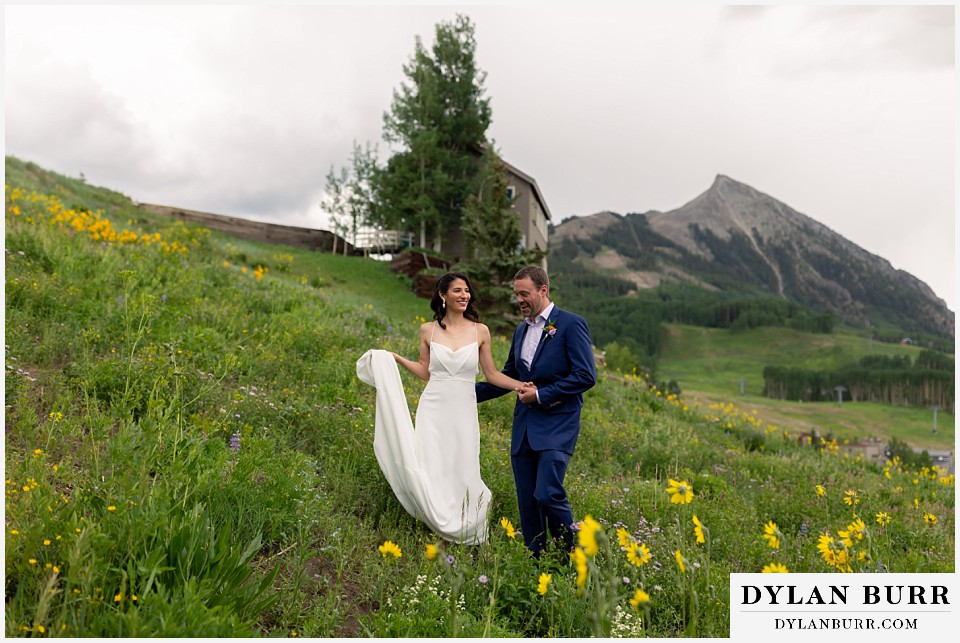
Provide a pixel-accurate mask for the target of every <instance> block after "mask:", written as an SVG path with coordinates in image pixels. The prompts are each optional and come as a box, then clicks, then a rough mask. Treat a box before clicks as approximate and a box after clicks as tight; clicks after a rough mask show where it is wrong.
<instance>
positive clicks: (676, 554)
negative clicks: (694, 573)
mask: <svg viewBox="0 0 960 643" xmlns="http://www.w3.org/2000/svg"><path fill="white" fill-rule="evenodd" d="M673 555H674V557H675V558H676V559H677V567H679V568H680V573H681V574H686V573H687V568H686V566H685V565H684V564H683V556H682V555H681V554H680V550H679V549H678V550H676V551H675V552H673Z"/></svg>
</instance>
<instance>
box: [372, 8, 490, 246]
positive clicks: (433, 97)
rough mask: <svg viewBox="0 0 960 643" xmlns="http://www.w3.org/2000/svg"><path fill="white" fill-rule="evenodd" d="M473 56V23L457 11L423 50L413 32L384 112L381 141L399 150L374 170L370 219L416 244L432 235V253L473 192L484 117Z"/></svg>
mask: <svg viewBox="0 0 960 643" xmlns="http://www.w3.org/2000/svg"><path fill="white" fill-rule="evenodd" d="M475 54H476V40H475V38H474V32H473V24H472V23H471V22H470V19H469V18H468V17H466V16H463V15H458V16H457V17H456V19H455V20H454V21H453V22H452V23H440V24H439V25H437V26H436V32H435V41H434V45H433V47H432V49H431V50H430V51H428V50H427V49H426V48H425V47H424V46H423V43H422V42H421V40H420V38H419V37H418V38H417V40H416V48H415V51H414V55H413V57H412V59H411V60H410V62H409V63H408V64H406V65H404V67H403V71H404V74H405V75H406V77H407V81H406V82H405V83H404V84H402V85H401V87H400V89H399V91H396V90H395V91H394V93H393V102H392V104H391V108H390V111H388V112H387V113H385V114H384V139H385V140H386V141H387V142H388V143H391V144H394V145H396V146H397V147H399V150H398V151H397V152H396V153H395V154H394V155H393V156H392V157H391V158H390V159H389V161H388V162H387V165H386V167H385V168H384V169H383V171H382V172H379V173H378V174H377V179H378V180H377V193H378V195H379V197H380V200H381V203H382V205H383V207H382V208H381V209H379V210H378V211H376V212H373V213H371V215H372V216H371V222H372V223H379V224H381V225H384V226H386V227H390V228H397V229H401V230H405V231H408V232H414V233H415V234H418V235H419V242H420V245H421V246H426V245H427V243H428V238H429V237H432V238H433V245H434V248H435V249H437V250H439V245H440V243H441V241H442V239H443V237H444V235H445V233H446V231H447V230H449V229H450V228H451V227H453V226H456V225H458V224H459V223H460V221H461V217H462V209H463V207H464V204H465V202H466V198H467V196H468V195H469V194H471V193H473V192H474V191H475V189H476V181H477V178H478V172H479V168H480V158H479V151H480V149H481V146H482V144H483V143H484V141H485V140H486V131H487V128H488V127H489V125H490V120H491V109H490V103H489V99H487V98H485V97H484V92H485V90H484V87H483V82H484V80H485V78H486V74H485V73H484V72H482V71H480V70H479V69H477V66H476V60H475ZM428 235H429V237H428Z"/></svg>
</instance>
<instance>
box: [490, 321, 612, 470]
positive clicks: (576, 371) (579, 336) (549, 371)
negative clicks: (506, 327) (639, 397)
mask: <svg viewBox="0 0 960 643" xmlns="http://www.w3.org/2000/svg"><path fill="white" fill-rule="evenodd" d="M550 321H553V322H554V324H553V325H554V327H555V328H556V333H554V334H553V335H550V334H548V333H547V331H546V330H543V331H539V330H535V329H531V328H530V326H529V325H528V324H527V323H526V322H521V323H520V325H519V326H517V329H516V330H515V331H514V333H513V342H512V343H511V344H510V354H509V355H508V356H507V362H506V364H505V365H504V368H503V371H502V372H503V373H504V374H505V375H509V376H510V377H513V378H515V379H518V380H520V381H522V382H533V383H534V384H536V385H537V389H538V392H539V394H540V404H537V403H533V404H529V405H527V404H524V403H523V402H521V401H520V400H519V398H518V399H517V404H516V407H514V411H513V438H512V440H511V447H510V452H511V454H514V455H515V454H516V453H517V451H518V450H519V449H520V445H521V443H522V442H523V436H524V434H526V436H527V440H528V441H529V442H530V446H531V448H533V449H534V450H536V451H544V450H550V449H555V450H558V451H563V452H564V453H568V454H571V455H572V454H573V448H574V447H575V446H576V444H577V437H578V435H579V434H580V409H581V407H583V393H584V391H586V390H587V389H589V388H590V387H592V386H593V385H594V383H595V382H596V377H597V376H596V368H595V367H594V362H593V349H592V347H591V344H590V332H589V330H588V329H587V322H586V321H584V319H583V317H580V316H579V315H577V314H574V313H571V312H567V311H564V310H560V309H559V308H557V307H556V306H554V308H553V311H552V313H551V315H550ZM527 332H537V333H541V337H540V343H539V344H538V345H537V351H536V353H534V356H533V361H532V362H531V363H530V368H529V369H528V368H527V366H526V364H524V363H523V360H521V359H520V347H521V346H522V345H523V340H524V337H525V336H526V334H527ZM476 390H477V402H484V401H486V400H489V399H492V398H495V397H500V396H501V395H505V394H506V393H510V391H508V390H506V389H502V388H499V387H496V386H494V385H492V384H489V383H487V382H479V383H477V387H476Z"/></svg>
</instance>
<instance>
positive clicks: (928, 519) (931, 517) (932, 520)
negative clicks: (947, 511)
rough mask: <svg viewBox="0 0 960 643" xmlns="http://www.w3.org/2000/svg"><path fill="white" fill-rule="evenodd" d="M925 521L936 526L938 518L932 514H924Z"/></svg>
mask: <svg viewBox="0 0 960 643" xmlns="http://www.w3.org/2000/svg"><path fill="white" fill-rule="evenodd" d="M923 521H924V522H925V523H927V524H928V525H935V524H937V517H936V516H934V515H933V514H932V513H926V512H924V514H923Z"/></svg>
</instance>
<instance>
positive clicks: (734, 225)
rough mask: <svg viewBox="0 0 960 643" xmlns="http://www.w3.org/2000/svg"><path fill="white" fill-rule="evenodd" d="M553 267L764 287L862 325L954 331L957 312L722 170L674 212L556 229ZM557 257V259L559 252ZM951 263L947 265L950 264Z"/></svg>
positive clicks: (643, 284)
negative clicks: (712, 181) (707, 187)
mask: <svg viewBox="0 0 960 643" xmlns="http://www.w3.org/2000/svg"><path fill="white" fill-rule="evenodd" d="M550 247H551V248H552V253H551V269H552V270H553V269H554V267H555V266H556V267H560V266H563V265H566V266H568V267H576V270H584V271H589V272H591V273H596V274H598V275H605V276H616V277H619V278H621V279H625V280H627V281H630V282H632V283H633V284H634V285H635V286H636V288H638V289H642V288H655V287H657V286H658V285H659V284H660V283H662V282H663V281H674V282H685V283H689V284H694V285H697V286H700V287H702V288H706V289H708V290H734V291H746V292H750V291H753V292H756V291H762V292H766V293H769V294H772V295H775V296H778V297H782V298H784V299H787V300H791V301H796V302H799V303H802V304H804V305H806V306H809V307H810V308H813V309H814V310H817V311H825V310H829V311H833V312H834V313H835V314H836V315H837V316H838V317H839V318H841V319H844V320H847V321H849V322H852V323H855V324H858V325H864V326H867V325H870V324H875V323H877V322H882V321H886V322H890V323H893V324H895V325H897V326H899V327H900V328H902V329H904V330H908V331H909V330H914V331H922V332H929V333H933V334H936V335H941V336H949V337H953V336H954V332H955V328H954V313H953V312H952V311H950V310H949V309H948V308H947V305H946V303H945V302H944V301H943V300H942V299H940V298H939V297H937V296H936V295H935V294H934V292H933V291H932V290H931V289H930V287H929V286H927V285H926V284H925V283H923V282H922V281H920V280H919V279H917V278H916V277H914V276H913V275H911V274H909V273H907V272H904V271H903V270H897V269H895V268H894V267H893V266H891V265H890V262H888V261H887V260H885V259H883V258H881V257H878V256H876V255H874V254H871V253H869V252H867V251H866V250H864V249H863V248H860V247H859V246H857V245H856V244H855V243H853V242H851V241H849V240H848V239H846V238H844V237H842V236H841V235H839V234H837V233H836V232H834V231H832V230H830V229H829V228H827V227H826V226H824V225H822V224H820V223H818V222H817V221H814V220H813V219H811V218H810V217H808V216H806V215H804V214H801V213H800V212H797V211H796V210H794V209H792V208H790V207H789V206H787V205H785V204H783V203H781V202H780V201H777V200H776V199H774V198H773V197H770V196H768V195H766V194H763V193H762V192H759V191H757V190H755V189H753V188H752V187H750V186H748V185H745V184H743V183H739V182H737V181H734V180H733V179H730V178H728V177H726V176H722V175H719V176H717V178H716V180H715V181H714V183H713V185H712V186H711V187H710V189H708V190H707V191H706V192H704V193H703V194H701V195H700V196H698V197H697V198H695V199H693V200H692V201H690V202H689V203H687V204H686V205H684V206H682V207H680V208H677V209H676V210H671V211H670V212H657V211H650V212H647V213H644V214H628V215H626V216H621V215H619V214H615V213H611V212H600V213H597V214H594V215H591V216H587V217H572V218H570V219H567V220H566V221H564V222H563V223H561V224H560V225H558V226H556V227H555V228H554V229H553V231H552V233H551V236H550ZM554 257H555V258H556V260H555V259H554ZM945 269H948V268H945Z"/></svg>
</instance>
